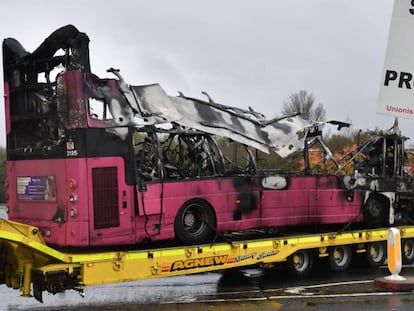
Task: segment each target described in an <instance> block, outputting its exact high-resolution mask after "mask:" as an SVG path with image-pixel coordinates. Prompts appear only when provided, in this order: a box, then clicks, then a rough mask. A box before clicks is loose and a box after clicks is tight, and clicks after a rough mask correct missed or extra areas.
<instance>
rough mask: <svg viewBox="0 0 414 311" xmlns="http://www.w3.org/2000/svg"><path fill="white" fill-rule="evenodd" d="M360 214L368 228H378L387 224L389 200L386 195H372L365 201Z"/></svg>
mask: <svg viewBox="0 0 414 311" xmlns="http://www.w3.org/2000/svg"><path fill="white" fill-rule="evenodd" d="M362 214H363V216H364V223H365V224H366V225H367V226H368V227H369V228H379V227H383V226H387V225H388V216H389V201H388V199H387V198H386V197H382V196H378V195H377V196H374V195H371V197H370V198H369V199H368V201H367V202H366V203H365V205H364V207H363V209H362Z"/></svg>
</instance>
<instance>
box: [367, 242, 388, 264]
mask: <svg viewBox="0 0 414 311" xmlns="http://www.w3.org/2000/svg"><path fill="white" fill-rule="evenodd" d="M365 256H366V257H365V258H366V260H367V262H368V264H369V265H370V266H371V267H373V268H376V267H379V266H381V265H383V264H384V262H385V259H387V245H386V243H384V242H372V243H368V244H367V246H366V252H365Z"/></svg>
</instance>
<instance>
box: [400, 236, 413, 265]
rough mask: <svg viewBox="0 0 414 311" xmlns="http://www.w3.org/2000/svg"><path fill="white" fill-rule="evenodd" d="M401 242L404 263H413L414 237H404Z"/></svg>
mask: <svg viewBox="0 0 414 311" xmlns="http://www.w3.org/2000/svg"><path fill="white" fill-rule="evenodd" d="M401 244H402V252H401V253H402V254H401V255H402V262H403V264H405V265H409V264H412V263H413V262H414V239H403V240H402V243H401Z"/></svg>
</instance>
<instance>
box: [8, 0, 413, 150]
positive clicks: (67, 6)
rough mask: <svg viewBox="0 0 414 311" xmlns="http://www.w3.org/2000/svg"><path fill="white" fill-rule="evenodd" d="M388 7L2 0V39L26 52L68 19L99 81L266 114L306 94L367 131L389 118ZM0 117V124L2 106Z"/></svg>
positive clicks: (365, 3) (365, 2) (300, 0)
mask: <svg viewBox="0 0 414 311" xmlns="http://www.w3.org/2000/svg"><path fill="white" fill-rule="evenodd" d="M393 3H394V1H393V0H255V1H241V0H238V1H236V0H232V1H225V0H209V1H195V0H174V1H173V0H159V1H157V0H152V1H149V0H148V1H141V0H136V1H132V0H131V1H125V0H118V1H107V0H100V1H98V0H93V1H91V0H87V1H86V0H71V1H65V2H62V1H56V0H53V1H50V0H42V1H22V0H13V1H7V2H6V1H5V0H0V4H2V5H1V7H2V9H1V12H2V17H1V19H0V37H1V38H2V39H4V38H6V37H13V38H16V39H17V40H18V41H20V43H21V44H22V45H23V46H24V47H25V48H26V50H28V51H30V52H32V51H33V50H34V49H35V48H36V47H37V46H38V45H40V43H41V42H42V41H43V40H44V39H45V38H46V37H47V36H48V35H49V34H50V33H51V32H53V31H54V30H55V29H57V28H58V27H61V26H63V25H66V24H73V25H75V26H76V27H77V28H78V29H79V30H80V31H82V32H85V33H87V34H88V35H89V38H90V40H91V42H90V54H91V55H90V57H91V65H92V71H93V72H94V73H96V74H97V75H99V76H101V77H109V76H110V74H108V73H106V69H107V68H109V67H114V68H118V69H120V70H121V74H122V75H123V76H124V78H125V80H126V81H127V82H128V83H129V84H134V85H140V84H148V83H159V84H160V85H161V86H162V87H163V88H164V89H165V90H166V91H167V92H168V93H169V94H170V95H177V91H178V90H180V91H182V92H183V93H184V94H185V95H188V96H193V97H201V98H202V97H203V95H201V91H207V92H208V93H209V94H210V95H211V97H213V99H214V100H215V101H217V102H220V103H222V104H225V105H232V106H238V107H241V108H247V107H248V106H251V107H253V108H254V109H255V110H257V111H260V112H263V113H265V114H266V115H267V116H268V117H269V119H270V118H272V117H274V116H276V115H280V111H281V107H282V104H283V101H285V100H286V99H287V98H288V97H289V95H290V94H292V93H296V92H299V91H300V90H306V91H307V92H308V93H311V94H313V96H314V97H315V101H316V103H322V104H323V105H324V106H325V108H326V111H327V118H328V119H335V120H341V121H346V120H351V121H352V123H353V127H354V129H363V130H366V129H374V128H375V127H381V128H389V127H391V126H392V124H393V122H394V120H393V117H389V116H380V115H377V114H376V105H377V98H378V93H379V85H380V79H381V72H382V68H383V64H384V57H385V50H386V45H387V39H388V31H389V26H390V21H391V15H392V8H393ZM0 66H2V64H0ZM1 71H2V68H1ZM0 80H1V82H2V81H3V79H2V77H1V78H0ZM1 92H2V89H1ZM1 95H2V94H1ZM0 123H1V128H2V129H3V128H4V109H3V105H2V106H1V110H0ZM399 123H400V127H401V129H402V131H403V134H405V135H407V136H410V135H411V134H414V120H406V119H400V122H399ZM409 143H411V144H414V137H413V139H412V140H411V141H409ZM0 145H3V146H4V145H5V137H4V131H3V130H2V131H1V135H0Z"/></svg>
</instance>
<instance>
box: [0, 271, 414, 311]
mask: <svg viewBox="0 0 414 311" xmlns="http://www.w3.org/2000/svg"><path fill="white" fill-rule="evenodd" d="M387 274H388V272H387V270H386V268H385V267H384V268H380V269H368V268H366V267H364V266H362V265H360V264H354V265H353V266H352V267H351V269H350V270H349V271H347V272H345V273H339V274H338V273H332V272H328V271H324V265H323V264H320V265H319V266H318V267H316V270H315V271H313V273H312V274H311V275H309V276H308V277H306V278H299V279H298V278H297V277H293V276H291V275H288V274H286V273H285V272H283V271H281V270H264V271H263V270H258V269H257V270H256V269H245V270H239V271H226V272H223V273H204V274H199V275H193V276H182V277H172V278H165V279H152V280H147V281H137V282H128V283H121V284H110V285H104V286H92V287H87V288H85V297H84V298H82V297H81V296H80V295H79V294H78V293H75V292H73V291H68V292H66V293H63V294H57V295H51V294H45V295H44V298H45V302H44V303H43V304H40V303H38V302H37V301H35V300H34V299H33V298H22V297H19V292H18V291H15V290H11V289H9V288H6V287H5V286H4V285H2V286H0V301H1V306H2V307H1V310H61V311H63V310H86V311H98V310H99V311H109V310H111V311H112V310H117V311H131V310H223V311H230V310H237V311H243V310H246V311H247V310H329V311H335V310H353V311H355V310H356V308H358V309H359V310H367V311H368V310H377V311H378V310H413V309H414V293H413V292H406V293H393V292H388V291H385V290H382V289H379V288H376V287H375V286H374V285H373V280H374V279H375V278H377V277H380V276H385V275H387ZM402 275H411V276H413V275H414V266H410V267H404V269H403V273H402Z"/></svg>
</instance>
